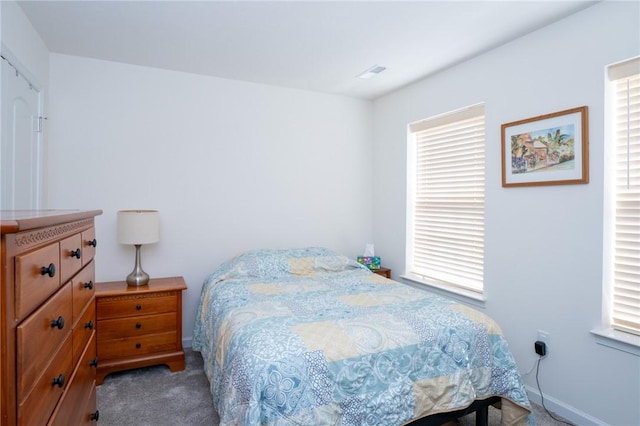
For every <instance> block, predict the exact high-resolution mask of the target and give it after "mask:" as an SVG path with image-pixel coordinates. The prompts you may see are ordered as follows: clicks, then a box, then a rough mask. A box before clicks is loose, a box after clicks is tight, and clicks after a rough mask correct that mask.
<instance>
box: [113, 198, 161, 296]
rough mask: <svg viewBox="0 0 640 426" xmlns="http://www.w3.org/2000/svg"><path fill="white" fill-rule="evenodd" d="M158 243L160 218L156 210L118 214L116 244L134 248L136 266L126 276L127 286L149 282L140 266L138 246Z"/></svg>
mask: <svg viewBox="0 0 640 426" xmlns="http://www.w3.org/2000/svg"><path fill="white" fill-rule="evenodd" d="M158 241H160V217H159V215H158V212H157V210H121V211H119V212H118V242H119V243H120V244H133V245H135V246H136V264H135V266H134V268H133V271H132V272H131V273H130V274H129V275H127V284H128V285H130V286H141V285H145V284H147V283H148V282H149V274H147V273H146V272H145V271H143V270H142V265H141V264H140V246H141V245H142V244H152V243H156V242H158Z"/></svg>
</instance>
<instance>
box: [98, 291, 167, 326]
mask: <svg viewBox="0 0 640 426" xmlns="http://www.w3.org/2000/svg"><path fill="white" fill-rule="evenodd" d="M97 306H98V307H97V315H98V319H99V320H101V319H109V318H122V317H130V316H134V315H149V314H160V313H164V312H176V310H177V309H178V298H177V297H176V295H175V294H169V295H166V296H158V295H138V296H121V297H107V298H100V299H98V302H97Z"/></svg>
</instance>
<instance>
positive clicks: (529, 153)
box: [501, 106, 589, 188]
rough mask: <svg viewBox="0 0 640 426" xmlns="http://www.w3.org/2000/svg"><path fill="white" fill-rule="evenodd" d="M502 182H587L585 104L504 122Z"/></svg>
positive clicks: (514, 183)
mask: <svg viewBox="0 0 640 426" xmlns="http://www.w3.org/2000/svg"><path fill="white" fill-rule="evenodd" d="M501 130H502V132H501V133H502V186H503V187H505V188H508V187H518V186H540V185H569V184H584V183H589V109H588V107H587V106H581V107H577V108H572V109H567V110H564V111H559V112H554V113H551V114H545V115H540V116H537V117H533V118H527V119H524V120H518V121H513V122H510V123H505V124H503V125H502V126H501Z"/></svg>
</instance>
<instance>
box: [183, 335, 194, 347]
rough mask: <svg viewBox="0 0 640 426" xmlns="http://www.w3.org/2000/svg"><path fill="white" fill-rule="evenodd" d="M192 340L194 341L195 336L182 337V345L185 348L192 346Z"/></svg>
mask: <svg viewBox="0 0 640 426" xmlns="http://www.w3.org/2000/svg"><path fill="white" fill-rule="evenodd" d="M191 342H193V337H192V336H189V337H185V338H183V339H182V347H183V348H191Z"/></svg>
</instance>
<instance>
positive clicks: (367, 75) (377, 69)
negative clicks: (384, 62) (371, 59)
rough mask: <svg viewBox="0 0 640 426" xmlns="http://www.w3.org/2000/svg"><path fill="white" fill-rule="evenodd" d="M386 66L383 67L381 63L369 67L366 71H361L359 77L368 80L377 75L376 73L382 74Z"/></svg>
mask: <svg viewBox="0 0 640 426" xmlns="http://www.w3.org/2000/svg"><path fill="white" fill-rule="evenodd" d="M386 69H387V68H386V67H382V66H380V65H374V66H372V67H371V68H369V69H368V70H366V71H365V72H363V73H361V74H359V75H358V78H361V79H363V80H367V79H369V78H372V77H375V76H376V75H378V74H380V73H381V72H382V71H384V70H386Z"/></svg>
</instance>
